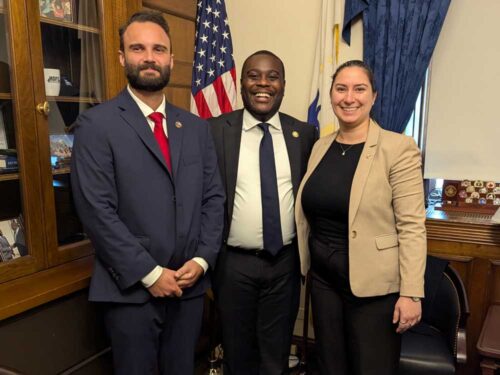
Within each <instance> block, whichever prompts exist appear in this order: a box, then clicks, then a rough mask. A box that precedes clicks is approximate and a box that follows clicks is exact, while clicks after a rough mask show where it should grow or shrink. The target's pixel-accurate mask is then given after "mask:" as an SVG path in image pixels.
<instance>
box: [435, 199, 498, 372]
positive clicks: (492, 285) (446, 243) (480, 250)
mask: <svg viewBox="0 0 500 375" xmlns="http://www.w3.org/2000/svg"><path fill="white" fill-rule="evenodd" d="M490 219H491V215H483V214H476V213H460V212H445V211H437V210H434V209H432V208H429V209H428V210H427V221H426V227H427V245H428V251H429V253H430V254H431V255H434V256H437V257H440V258H443V259H447V260H449V261H450V263H451V265H452V266H453V268H455V269H456V270H457V271H458V273H459V274H460V277H461V278H462V280H463V282H464V285H465V289H466V290H467V296H468V298H469V307H470V315H469V319H468V320H467V363H466V364H465V365H461V366H459V368H458V371H457V374H460V375H478V374H480V373H481V371H480V367H479V362H480V360H481V358H480V355H479V353H478V351H477V349H476V343H477V342H478V339H479V335H480V333H481V328H482V327H483V322H484V319H485V317H486V313H487V310H488V307H489V306H490V305H500V225H498V224H496V225H494V224H492V223H491V220H490Z"/></svg>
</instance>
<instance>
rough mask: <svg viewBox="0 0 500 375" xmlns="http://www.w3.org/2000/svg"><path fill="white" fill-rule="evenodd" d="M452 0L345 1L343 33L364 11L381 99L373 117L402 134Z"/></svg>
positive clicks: (367, 51)
mask: <svg viewBox="0 0 500 375" xmlns="http://www.w3.org/2000/svg"><path fill="white" fill-rule="evenodd" d="M449 5H450V0H346V1H345V11H344V27H343V31H342V36H343V38H344V40H345V41H346V42H347V43H350V34H351V31H350V25H351V22H352V21H353V20H354V19H355V18H356V17H357V16H359V15H361V14H362V15H363V29H364V31H363V34H364V35H363V49H364V51H363V55H364V56H363V60H364V61H365V62H366V63H367V64H368V66H370V68H372V70H373V73H374V75H375V83H376V85H377V89H378V98H377V101H376V102H375V105H374V106H373V108H372V117H373V118H374V119H375V120H376V121H377V122H378V123H379V124H380V125H381V126H382V127H383V128H384V129H388V130H393V131H395V132H398V133H401V132H403V131H404V128H405V126H406V124H407V122H408V120H409V119H410V116H411V114H412V112H413V108H414V106H415V101H416V100H417V97H418V92H419V90H420V87H421V86H422V83H423V81H424V77H425V72H426V70H427V67H428V66H429V62H430V59H431V56H432V52H433V51H434V47H435V46H436V42H437V39H438V36H439V33H440V31H441V27H442V26H443V22H444V19H445V17H446V13H447V11H448V7H449Z"/></svg>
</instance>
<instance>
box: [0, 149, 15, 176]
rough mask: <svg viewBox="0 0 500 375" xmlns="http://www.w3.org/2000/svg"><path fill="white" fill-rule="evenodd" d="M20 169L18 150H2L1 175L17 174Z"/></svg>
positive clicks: (0, 159)
mask: <svg viewBox="0 0 500 375" xmlns="http://www.w3.org/2000/svg"><path fill="white" fill-rule="evenodd" d="M18 169H19V163H18V161H17V152H16V150H12V149H0V173H15V172H17V171H18Z"/></svg>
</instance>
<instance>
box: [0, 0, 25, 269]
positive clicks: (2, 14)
mask: <svg viewBox="0 0 500 375" xmlns="http://www.w3.org/2000/svg"><path fill="white" fill-rule="evenodd" d="M5 5H6V4H3V1H2V0H0V202H1V203H0V262H2V263H4V262H9V261H12V260H14V259H17V258H20V257H23V256H27V255H28V254H29V249H28V246H27V244H26V239H25V235H24V230H25V229H24V228H25V226H24V219H23V207H22V206H23V204H22V199H21V179H20V177H19V169H20V168H21V165H20V164H21V163H20V160H19V157H18V153H17V149H18V147H17V144H16V127H15V124H14V115H13V107H12V105H13V104H12V93H11V83H10V67H11V62H10V56H9V55H10V48H9V38H8V37H9V29H8V14H7V8H6V6H5Z"/></svg>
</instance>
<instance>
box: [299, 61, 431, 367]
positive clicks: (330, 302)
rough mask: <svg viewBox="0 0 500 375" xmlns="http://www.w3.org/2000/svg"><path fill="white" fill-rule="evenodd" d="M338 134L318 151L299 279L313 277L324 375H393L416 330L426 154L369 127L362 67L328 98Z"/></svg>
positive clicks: (306, 194) (348, 72)
mask: <svg viewBox="0 0 500 375" xmlns="http://www.w3.org/2000/svg"><path fill="white" fill-rule="evenodd" d="M330 94H331V101H332V106H333V110H334V112H335V114H336V116H337V118H338V119H339V130H338V131H337V132H335V133H333V134H331V135H329V136H326V137H323V138H321V139H320V140H318V141H317V142H316V144H315V145H314V148H313V150H312V154H311V157H310V159H309V164H308V170H307V172H306V174H305V176H304V179H303V181H302V183H301V185H300V188H299V191H298V196H297V201H296V205H295V215H296V222H297V237H298V243H299V252H300V260H301V270H302V274H303V275H306V274H307V272H308V271H310V274H311V299H312V314H313V323H314V331H315V336H316V343H317V347H318V354H319V366H320V370H321V373H322V374H325V375H327V374H328V375H330V374H335V375H337V374H339V375H341V374H346V375H347V374H349V375H351V374H359V375H367V374H377V375H383V374H387V375H389V374H391V375H392V374H396V373H397V366H398V363H399V353H400V346H401V338H400V333H402V332H404V331H405V330H407V329H408V328H410V327H411V326H412V325H415V324H417V323H418V322H419V320H420V317H421V303H420V298H421V297H423V296H424V270H425V259H426V252H427V250H426V235H425V209H424V194H423V184H422V175H421V157H420V152H419V150H418V148H417V146H416V144H415V142H414V141H413V139H412V138H410V137H407V136H404V135H401V134H396V133H393V132H390V131H386V130H384V129H382V128H380V127H379V125H377V123H376V122H375V121H373V120H371V119H370V110H371V108H372V106H373V104H374V102H375V100H376V97H377V93H376V89H375V85H374V82H373V74H372V72H371V70H370V69H369V67H368V66H367V65H365V64H364V63H363V62H362V61H359V60H353V61H349V62H347V63H345V64H343V65H341V66H340V67H339V68H338V69H337V71H336V73H335V74H334V76H333V78H332V88H331V91H330Z"/></svg>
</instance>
